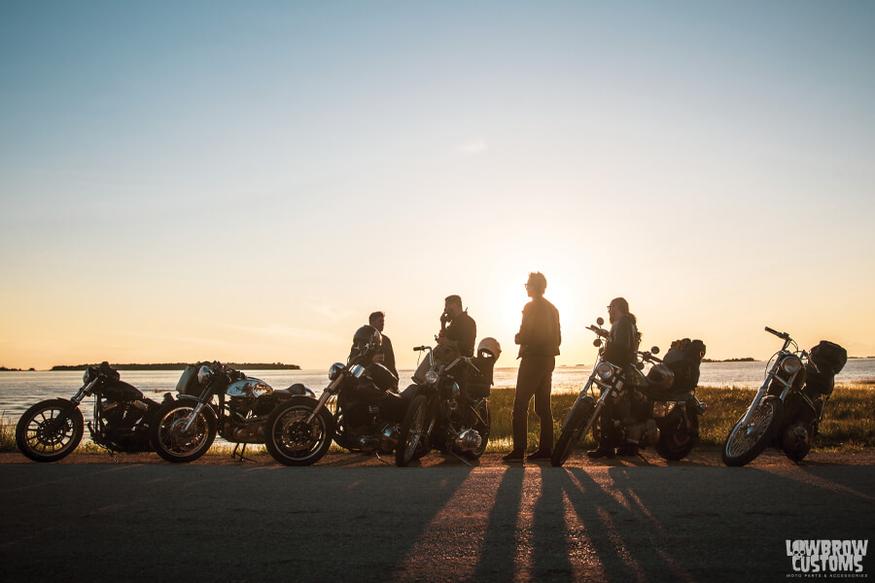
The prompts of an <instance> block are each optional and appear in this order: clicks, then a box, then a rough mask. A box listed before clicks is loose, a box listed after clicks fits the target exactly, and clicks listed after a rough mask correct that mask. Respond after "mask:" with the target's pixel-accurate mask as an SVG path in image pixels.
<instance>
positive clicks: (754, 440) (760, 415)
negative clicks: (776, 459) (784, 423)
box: [723, 395, 781, 466]
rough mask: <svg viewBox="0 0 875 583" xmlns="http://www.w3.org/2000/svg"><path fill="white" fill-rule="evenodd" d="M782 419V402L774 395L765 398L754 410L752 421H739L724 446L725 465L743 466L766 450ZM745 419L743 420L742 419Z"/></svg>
mask: <svg viewBox="0 0 875 583" xmlns="http://www.w3.org/2000/svg"><path fill="white" fill-rule="evenodd" d="M780 417H781V400H780V399H779V398H778V397H775V396H773V395H770V396H767V397H765V398H764V399H763V400H762V401H760V403H759V405H757V408H756V409H754V411H753V413H752V415H751V417H750V421H748V422H747V423H745V424H742V420H741V419H739V420H738V422H737V423H736V424H735V426H734V427H733V428H732V430H731V431H730V432H729V435H728V436H727V437H726V443H724V444H723V463H724V464H726V465H727V466H743V465H745V464H747V463H749V462H751V461H752V460H753V459H754V458H756V457H757V456H758V455H760V453H761V452H762V451H763V450H764V449H765V448H766V445H767V444H768V443H769V439H771V437H772V433H773V431H774V427H775V426H776V425H777V420H778V419H779V418H780ZM742 419H743V418H742Z"/></svg>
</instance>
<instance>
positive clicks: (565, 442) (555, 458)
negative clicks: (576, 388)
mask: <svg viewBox="0 0 875 583" xmlns="http://www.w3.org/2000/svg"><path fill="white" fill-rule="evenodd" d="M594 421H595V401H594V400H593V398H592V397H584V398H582V399H578V400H577V401H575V402H574V405H573V406H572V407H571V410H570V411H569V412H568V415H567V416H566V417H565V421H564V422H563V423H562V431H560V433H559V439H558V440H556V445H555V446H554V447H553V455H552V457H551V458H550V464H551V465H552V466H554V467H557V468H558V467H561V466H562V464H564V463H565V462H566V461H567V460H568V457H569V456H570V455H571V452H572V451H573V450H574V447H575V446H576V445H577V442H578V441H580V438H581V437H582V436H583V435H585V434H586V432H587V430H588V429H589V428H590V427H591V426H592V424H593V422H594Z"/></svg>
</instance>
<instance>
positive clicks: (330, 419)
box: [264, 397, 335, 466]
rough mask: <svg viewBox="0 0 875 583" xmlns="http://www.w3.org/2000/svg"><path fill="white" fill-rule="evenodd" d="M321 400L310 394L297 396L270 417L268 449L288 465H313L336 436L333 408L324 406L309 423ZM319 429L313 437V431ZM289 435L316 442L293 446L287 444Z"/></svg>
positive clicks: (278, 459) (292, 437)
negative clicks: (308, 423)
mask: <svg viewBox="0 0 875 583" xmlns="http://www.w3.org/2000/svg"><path fill="white" fill-rule="evenodd" d="M317 405H318V401H316V400H315V399H311V398H310V397H294V398H293V399H292V400H290V401H287V402H286V403H283V404H282V405H280V406H279V407H277V408H276V409H274V410H273V412H272V413H271V414H270V417H268V418H267V427H266V434H267V439H266V441H265V443H264V445H265V447H266V448H267V451H268V453H269V454H270V455H271V457H273V459H275V460H276V461H278V462H279V463H281V464H283V465H284V466H310V465H313V464H315V463H316V462H318V461H319V460H321V459H322V458H323V457H324V456H325V454H326V453H328V448H330V447H331V441H332V439H334V437H335V433H334V432H335V422H334V416H333V415H332V414H331V411H329V410H328V409H326V408H325V407H323V408H322V409H320V410H319V413H317V414H316V416H315V417H313V421H312V422H311V423H310V425H309V426H308V425H307V424H306V422H305V419H306V418H307V417H309V416H310V415H311V414H312V413H313V411H314V410H315V409H316V406H317ZM314 429H315V431H316V432H317V435H316V438H315V439H313V431H314ZM286 438H291V439H303V440H307V441H308V442H309V441H310V440H312V445H310V447H308V448H300V449H292V448H290V447H288V446H287V445H286V444H285V441H286Z"/></svg>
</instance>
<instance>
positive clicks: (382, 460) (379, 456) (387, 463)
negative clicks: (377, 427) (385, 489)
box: [374, 450, 392, 466]
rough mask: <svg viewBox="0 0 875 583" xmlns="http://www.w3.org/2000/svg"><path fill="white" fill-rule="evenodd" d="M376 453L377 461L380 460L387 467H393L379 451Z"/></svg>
mask: <svg viewBox="0 0 875 583" xmlns="http://www.w3.org/2000/svg"><path fill="white" fill-rule="evenodd" d="M374 453H376V454H377V459H378V460H380V461H381V462H383V463H384V464H386V465H387V466H391V465H392V462H387V461H386V460H384V459H383V456H381V455H380V450H377V451H375V452H374Z"/></svg>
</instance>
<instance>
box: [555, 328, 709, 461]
mask: <svg viewBox="0 0 875 583" xmlns="http://www.w3.org/2000/svg"><path fill="white" fill-rule="evenodd" d="M602 324H604V320H603V319H602V318H598V319H597V320H596V325H590V326H588V327H587V329H588V330H590V331H592V332H593V333H595V334H596V336H597V338H596V339H595V341H594V342H593V344H594V345H595V346H597V347H599V353H598V358H597V359H596V363H595V365H594V366H593V369H592V373H591V374H590V376H589V378H588V379H587V381H586V384H585V385H584V386H583V388H582V389H581V391H580V394H579V395H578V397H577V400H576V401H575V402H574V405H572V407H571V409H570V410H569V411H568V414H567V415H566V417H565V420H564V421H563V423H562V429H561V431H560V433H559V439H558V440H557V441H556V445H555V447H554V448H553V455H552V457H551V459H550V462H551V464H552V465H553V466H556V467H560V466H562V465H563V464H564V463H565V462H566V461H567V460H568V458H569V456H570V455H571V453H572V452H573V450H574V448H575V447H576V446H577V444H578V443H579V442H580V440H581V438H582V437H583V436H584V435H586V434H588V433H589V432H590V430H592V433H593V437H594V438H595V439H596V441H598V440H599V437H600V434H601V431H602V429H603V428H602V427H600V423H601V417H602V416H601V412H602V410H603V409H604V408H605V407H606V406H608V405H611V406H613V405H614V404H616V403H619V402H620V401H621V400H623V399H628V400H629V402H630V413H631V416H630V419H623V420H620V419H614V418H612V419H610V420H609V422H610V423H612V424H613V425H612V427H610V429H611V431H609V434H611V435H612V439H613V440H616V441H617V442H618V443H622V442H623V441H625V440H626V439H627V438H630V437H635V438H637V441H638V443H639V445H640V446H644V447H646V446H647V445H653V446H655V449H656V451H657V453H659V455H660V456H661V457H663V458H664V459H667V460H680V459H683V458H684V457H686V456H687V455H689V453H690V451H692V449H693V447H694V445H695V443H696V441H697V439H698V434H699V433H698V429H699V416H700V415H702V414H704V412H705V409H706V407H705V404H704V403H702V402H701V401H699V399H698V398H697V397H696V395H695V388H696V384H697V383H698V363H699V362H701V358H702V357H703V356H704V344H701V341H696V342H698V343H699V344H700V345H701V347H702V349H701V351H700V352H698V353H697V354H696V355H694V357H693V360H692V362H690V360H689V359H687V358H672V359H671V360H670V364H666V363H664V362H663V361H662V360H661V359H659V358H658V357H656V356H655V355H656V354H658V353H659V347H657V346H654V347H652V348H651V349H650V351H643V352H642V351H638V352H636V359H637V362H636V363H635V366H634V367H628V369H624V368H623V367H620V366H617V365H615V364H613V363H611V362H608V361H606V360H604V358H603V357H604V352H605V342H604V341H605V340H606V339H607V338H608V337H609V336H610V334H609V332H608V331H607V330H605V329H604V328H602ZM675 344H676V346H677V347H679V348H678V350H684V351H686V350H687V349H686V348H680V347H682V346H683V345H684V342H683V341H676V343H675ZM690 344H691V343H690ZM673 350H675V346H673ZM669 354H672V350H670V351H669ZM672 356H673V357H674V354H672ZM668 357H669V355H666V359H667V360H668ZM696 358H698V360H696ZM645 363H650V364H651V365H652V366H651V369H650V371H649V372H648V374H647V376H646V377H645V376H644V375H643V374H642V373H641V370H643V369H644V367H645ZM676 371H677V372H676ZM681 371H683V372H684V374H683V375H681V374H680V373H681ZM632 374H634V375H637V378H636V379H630V378H627V375H632ZM681 378H683V382H681V381H680V379H681ZM676 380H677V381H678V382H676ZM596 389H598V390H599V392H598V394H596Z"/></svg>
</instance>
